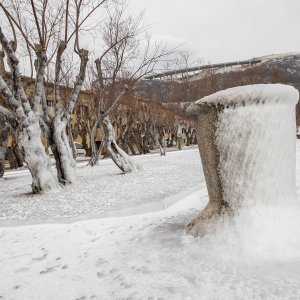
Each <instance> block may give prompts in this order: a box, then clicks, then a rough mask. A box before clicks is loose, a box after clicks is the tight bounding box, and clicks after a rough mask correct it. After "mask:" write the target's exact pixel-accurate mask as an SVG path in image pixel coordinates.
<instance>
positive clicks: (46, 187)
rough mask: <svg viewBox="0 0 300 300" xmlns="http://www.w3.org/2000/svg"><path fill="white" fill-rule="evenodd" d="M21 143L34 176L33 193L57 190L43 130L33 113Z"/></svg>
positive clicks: (21, 133)
mask: <svg viewBox="0 0 300 300" xmlns="http://www.w3.org/2000/svg"><path fill="white" fill-rule="evenodd" d="M19 143H20V145H21V146H22V148H23V150H24V153H25V162H26V164H27V167H28V169H29V171H30V173H31V176H32V185H31V186H32V192H33V193H34V194H36V193H42V192H47V191H50V190H55V189H57V188H58V187H59V185H58V182H57V179H56V177H55V175H54V174H53V172H52V170H51V161H50V159H49V157H48V156H47V155H46V152H45V148H44V145H43V143H42V141H41V128H40V125H39V122H38V120H37V118H36V116H35V115H34V113H33V112H30V113H29V115H28V117H27V118H26V120H25V122H24V125H23V128H22V130H21V132H20V134H19Z"/></svg>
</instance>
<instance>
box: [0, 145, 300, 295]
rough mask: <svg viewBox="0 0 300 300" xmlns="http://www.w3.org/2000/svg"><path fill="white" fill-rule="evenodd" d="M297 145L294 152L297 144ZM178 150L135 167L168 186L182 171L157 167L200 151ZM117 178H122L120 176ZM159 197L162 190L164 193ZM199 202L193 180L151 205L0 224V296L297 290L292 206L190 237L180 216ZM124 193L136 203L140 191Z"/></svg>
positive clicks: (203, 197)
mask: <svg viewBox="0 0 300 300" xmlns="http://www.w3.org/2000/svg"><path fill="white" fill-rule="evenodd" d="M297 147H298V149H297V154H298V158H300V144H298V145H297ZM184 152H187V153H188V155H186V154H184ZM184 152H176V154H174V155H175V157H176V159H175V157H174V156H173V158H172V156H171V155H170V156H169V158H168V159H170V161H169V160H167V161H166V165H164V164H162V165H159V163H158V161H157V163H156V166H157V167H158V170H157V169H155V168H154V169H152V171H151V170H149V169H147V170H146V171H144V172H149V173H146V174H147V175H148V176H149V174H150V172H155V171H157V174H158V176H159V177H160V178H161V181H163V182H164V186H168V185H167V183H169V184H170V190H172V189H174V183H172V182H173V180H174V182H175V181H176V180H177V181H180V180H182V181H185V179H184V178H183V176H179V177H176V176H177V175H176V176H175V175H174V174H172V172H174V169H173V170H169V172H170V173H169V174H167V173H163V168H164V167H166V168H167V169H168V167H170V166H169V164H170V163H174V164H177V163H178V162H176V160H180V161H182V163H181V164H179V165H176V166H177V167H178V166H179V167H181V169H182V170H181V169H180V174H184V172H185V171H184V170H183V169H184V166H186V163H188V161H189V159H191V161H194V162H196V160H198V161H199V158H198V157H197V155H199V154H198V153H197V151H194V150H189V151H184ZM193 155H195V156H193ZM140 159H141V160H144V161H145V162H144V166H146V167H147V166H148V165H147V160H148V159H149V166H150V164H153V163H154V164H155V161H156V157H155V156H151V158H148V157H147V156H145V157H140ZM157 159H160V157H159V156H158V157H157ZM172 159H173V162H172V161H171V160H172ZM299 162H300V159H299V160H298V167H297V176H298V177H297V178H298V181H297V183H298V188H299V183H300V164H299ZM105 164H106V165H107V166H108V165H109V163H105ZM190 165H192V163H190ZM198 167H199V166H197V168H198ZM159 168H161V169H159ZM99 169H101V170H103V172H104V174H105V172H108V171H109V168H108V169H105V167H104V166H103V169H102V166H101V168H100V167H99ZM104 169H105V171H104ZM182 172H183V173H182ZM188 172H193V169H189V171H188ZM188 172H187V173H188ZM195 172H197V171H196V169H195ZM116 173H117V172H115V170H111V173H106V176H107V174H108V175H109V176H111V177H112V178H115V177H114V176H120V175H116ZM82 175H83V174H82ZM167 175H168V176H170V181H169V177H167ZM85 176H89V175H88V174H86V175H85ZM193 176H198V177H197V178H198V180H199V181H200V183H198V184H199V186H201V184H202V183H201V177H200V176H201V175H200V174H194V175H193ZM25 177H26V176H25ZM25 177H24V178H23V179H21V180H20V182H24V180H25ZM104 177H105V176H104V175H103V177H101V180H103V178H104ZM120 177H121V178H122V177H123V178H124V177H127V175H126V176H120ZM153 177H155V176H154V175H153V176H152V178H153ZM18 180H19V179H18ZM89 180H90V177H89ZM143 180H146V176H145V178H143ZM129 181H132V180H129ZM188 181H189V179H188ZM6 182H9V180H7V181H5V183H6ZM81 182H83V179H82V181H81ZM150 182H151V181H150ZM170 182H171V183H170ZM25 184H26V182H24V185H25ZM92 184H95V182H94V183H92ZM122 184H123V185H125V186H126V184H127V182H126V180H125V181H122ZM157 184H161V182H158V183H157ZM136 187H137V186H135V188H136ZM176 187H177V185H176ZM168 188H169V186H168ZM177 188H178V187H177ZM186 188H188V189H190V188H193V186H186ZM132 189H133V188H132ZM143 189H144V190H143ZM152 189H154V190H155V189H156V188H155V187H154V188H153V187H152ZM83 190H84V189H83ZM119 190H120V191H121V192H123V194H124V195H125V193H127V192H128V191H127V190H126V188H123V187H122V188H121V187H120V188H119ZM184 190H186V189H185V188H182V190H181V191H179V192H180V193H181V192H183V191H184ZM79 191H80V188H78V189H77V190H76V192H79ZM138 191H139V193H140V194H144V193H148V192H149V191H150V187H147V190H145V186H143V187H138ZM298 191H299V189H298ZM153 192H154V191H153ZM11 193H13V191H11ZM132 195H134V193H132ZM157 195H159V193H157ZM24 197H25V196H24ZM137 198H138V197H136V198H135V199H137ZM25 199H26V197H25ZM127 199H130V198H129V197H128V198H127ZM148 199H150V200H151V198H148ZM160 199H166V198H165V195H164V197H161V198H160ZM36 200H38V199H36ZM152 200H153V202H155V201H154V200H157V199H152ZM150 202H151V201H150ZM206 202H207V194H206V190H205V189H200V190H199V191H197V192H193V193H191V194H189V195H187V196H186V197H183V199H181V201H178V202H176V203H175V204H174V205H172V206H170V207H169V208H168V209H166V210H162V211H159V212H151V213H147V214H142V215H133V216H127V217H118V218H116V217H114V218H102V219H98V220H87V221H82V222H76V223H72V224H45V225H34V226H17V227H1V228H0V245H1V247H0V266H1V268H0V299H20V300H21V299H22V300H24V299H25V300H27V299H28V300H29V299H30V300H40V299H43V300H44V299H46V300H48V299H55V300H56V299H63V300H69V299H70V300H75V299H77V300H79V299H80V300H88V299H101V300H102V299H105V300H106V299H108V300H109V299H133V300H135V299H149V300H150V299H166V300H169V299H172V300H173V299H175V300H176V299H205V300H207V299H208V300H210V299H230V300H231V299H300V217H299V215H300V210H299V209H295V208H287V209H285V210H284V211H283V212H282V213H279V212H276V211H272V210H268V209H265V211H263V210H259V211H254V213H255V217H254V218H253V219H245V220H244V222H243V223H241V226H239V227H238V228H237V227H235V226H234V224H224V225H225V226H222V228H221V229H220V232H219V233H218V234H212V235H210V236H206V237H205V238H198V239H194V238H192V237H191V236H188V235H186V234H185V226H186V224H187V223H188V222H189V221H190V220H191V219H192V218H193V217H194V216H195V215H196V214H197V212H198V211H199V210H200V209H201V208H203V207H204V205H205V204H206ZM131 203H132V204H138V206H139V205H141V204H142V201H132V202H131ZM115 207H116V208H117V206H115ZM110 208H111V207H110ZM274 216H275V218H274Z"/></svg>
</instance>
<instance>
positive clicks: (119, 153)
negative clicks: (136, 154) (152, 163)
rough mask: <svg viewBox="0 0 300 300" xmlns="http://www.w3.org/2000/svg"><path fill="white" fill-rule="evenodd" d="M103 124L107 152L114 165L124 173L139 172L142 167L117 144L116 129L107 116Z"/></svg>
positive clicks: (103, 117) (103, 118)
mask: <svg viewBox="0 0 300 300" xmlns="http://www.w3.org/2000/svg"><path fill="white" fill-rule="evenodd" d="M101 123H102V126H103V128H104V133H105V143H106V147H107V151H108V153H109V155H110V157H111V159H112V160H113V161H114V163H115V164H116V165H117V166H118V167H119V168H120V169H121V170H122V171H123V172H124V173H129V172H133V171H138V170H139V169H140V166H139V165H138V164H136V163H135V162H134V161H133V160H132V159H131V158H130V157H129V155H128V154H126V152H125V151H123V150H122V149H121V148H120V147H119V146H118V145H117V143H116V139H115V132H114V128H113V126H112V124H111V122H110V119H109V117H108V116H107V115H104V116H102V118H101Z"/></svg>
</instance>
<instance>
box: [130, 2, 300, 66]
mask: <svg viewBox="0 0 300 300" xmlns="http://www.w3.org/2000/svg"><path fill="white" fill-rule="evenodd" d="M129 1H130V6H129V7H130V10H131V11H133V12H135V13H137V12H138V11H141V10H144V11H145V23H146V24H152V27H151V32H152V34H153V35H155V36H158V37H159V38H160V39H163V40H166V41H168V42H169V43H170V45H172V46H173V45H176V44H181V43H183V42H184V43H185V44H184V46H183V48H184V49H185V50H189V51H191V53H192V54H193V56H194V57H195V58H202V59H204V61H205V62H207V61H210V62H211V63H218V62H227V61H233V60H242V59H248V58H253V57H257V56H263V55H267V54H275V53H283V52H300V17H299V13H300V0H185V1H183V0H129Z"/></svg>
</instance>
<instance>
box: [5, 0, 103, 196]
mask: <svg viewBox="0 0 300 300" xmlns="http://www.w3.org/2000/svg"><path fill="white" fill-rule="evenodd" d="M106 2H108V0H102V1H100V0H99V1H90V0H78V1H77V0H67V1H63V2H61V3H59V2H57V1H54V0H53V1H48V0H38V1H33V0H27V1H20V0H15V1H4V2H2V3H0V7H1V8H2V10H3V12H4V14H5V15H6V16H7V18H8V21H9V22H8V25H9V26H10V27H11V31H12V33H13V36H14V41H13V42H8V40H7V39H6V37H5V36H4V34H3V33H2V31H1V35H0V41H1V44H2V48H3V49H4V51H5V52H6V54H7V58H8V65H9V66H10V68H11V77H12V82H13V85H12V88H10V87H9V85H8V83H7V82H5V81H4V80H3V78H0V79H1V80H0V87H1V92H2V96H3V97H4V98H5V99H6V101H7V103H8V104H9V105H10V107H11V108H12V112H11V113H12V114H13V115H14V119H16V120H17V122H18V124H19V125H20V126H22V128H24V130H23V131H22V134H21V139H20V142H21V145H22V147H23V148H24V152H25V161H26V163H27V165H28V168H29V169H30V171H31V174H32V176H33V192H39V191H44V190H47V189H50V188H52V187H54V186H57V180H56V178H55V177H54V176H53V174H52V173H51V170H50V165H49V161H48V159H47V157H46V155H45V150H44V147H43V145H42V143H41V128H42V129H43V132H44V134H45V136H46V137H47V138H48V141H49V145H50V147H51V149H52V152H53V154H54V158H55V161H56V168H57V175H58V181H59V183H60V184H68V183H71V182H73V180H74V178H75V161H74V159H73V155H72V151H71V148H70V144H69V140H68V137H67V135H66V126H67V124H68V123H69V121H70V118H71V115H72V112H73V110H74V106H75V104H76V101H77V99H78V96H79V93H80V91H81V88H82V86H83V82H84V79H85V72H86V66H87V62H88V51H87V50H85V49H82V48H80V44H79V36H80V31H81V30H83V29H84V30H87V28H84V27H83V26H84V25H85V23H86V21H87V20H89V18H90V16H91V15H92V14H93V13H94V12H95V11H96V10H98V8H99V7H101V6H103V5H104V3H106ZM16 33H17V34H16ZM17 40H19V41H21V43H20V44H21V45H22V46H23V49H25V50H27V52H28V54H29V56H28V57H29V64H30V66H31V69H32V72H31V73H32V74H33V73H34V72H35V85H34V89H33V90H34V91H33V96H32V99H29V98H28V96H27V95H26V93H25V92H24V88H23V86H22V77H21V75H20V67H19V61H18V59H17V56H16V50H17V48H16V45H17ZM70 45H72V46H73V45H74V47H72V49H70V48H71V47H70ZM67 51H69V53H71V54H70V55H73V54H76V55H77V56H78V58H79V65H80V66H79V71H78V73H77V76H76V78H74V86H73V89H72V92H71V93H70V95H69V97H68V99H64V100H65V101H64V103H63V101H62V99H61V92H60V88H61V82H62V80H63V76H65V73H66V70H64V72H62V60H63V56H64V55H65V53H66V52H67ZM33 55H35V57H36V59H35V60H34V59H33ZM52 74H54V75H52ZM62 74H63V75H62ZM45 78H47V81H48V82H49V81H50V82H51V81H52V84H53V86H54V102H55V112H54V114H52V113H51V112H50V110H49V107H48V106H47V98H46V94H47V91H46V87H45V85H46V82H45V81H46V80H45ZM6 117H7V118H8V116H7V115H6ZM27 124H28V125H27ZM29 129H30V130H29ZM28 134H30V136H29V137H28ZM31 143H34V146H32V145H31ZM29 144H30V145H29Z"/></svg>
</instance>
